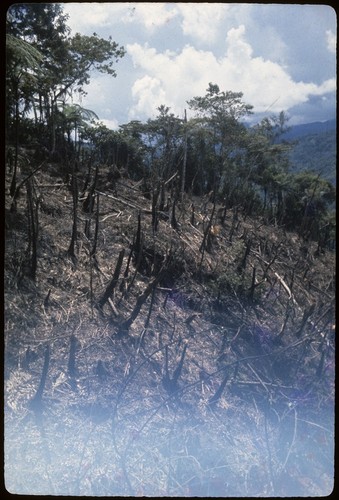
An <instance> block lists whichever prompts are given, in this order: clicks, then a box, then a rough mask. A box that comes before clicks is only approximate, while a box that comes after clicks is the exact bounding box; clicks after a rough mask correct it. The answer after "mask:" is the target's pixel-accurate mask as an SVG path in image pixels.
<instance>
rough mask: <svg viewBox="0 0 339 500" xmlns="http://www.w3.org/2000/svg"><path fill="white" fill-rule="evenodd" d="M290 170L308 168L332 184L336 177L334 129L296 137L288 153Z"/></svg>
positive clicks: (335, 137) (335, 133) (335, 136)
mask: <svg viewBox="0 0 339 500" xmlns="http://www.w3.org/2000/svg"><path fill="white" fill-rule="evenodd" d="M290 161H291V170H292V171H296V172H300V171H302V170H306V169H307V170H310V171H311V172H315V173H320V174H321V176H322V177H323V178H324V179H327V180H329V181H330V182H331V183H332V184H333V185H335V184H336V179H337V172H336V166H337V132H336V129H333V130H330V131H328V132H322V133H318V134H307V135H305V136H303V137H300V138H298V139H297V143H296V145H295V146H294V147H293V149H292V151H291V154H290Z"/></svg>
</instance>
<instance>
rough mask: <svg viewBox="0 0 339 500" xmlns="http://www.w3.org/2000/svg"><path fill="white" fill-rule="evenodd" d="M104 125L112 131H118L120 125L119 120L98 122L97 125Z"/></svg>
mask: <svg viewBox="0 0 339 500" xmlns="http://www.w3.org/2000/svg"><path fill="white" fill-rule="evenodd" d="M101 123H102V124H104V125H106V127H107V128H109V129H112V130H118V129H119V123H118V121H117V120H107V119H103V120H96V124H101Z"/></svg>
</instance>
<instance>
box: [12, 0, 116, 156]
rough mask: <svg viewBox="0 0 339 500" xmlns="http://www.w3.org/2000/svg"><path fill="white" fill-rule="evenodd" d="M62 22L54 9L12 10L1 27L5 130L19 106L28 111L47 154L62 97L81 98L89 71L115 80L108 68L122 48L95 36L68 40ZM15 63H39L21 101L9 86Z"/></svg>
mask: <svg viewBox="0 0 339 500" xmlns="http://www.w3.org/2000/svg"><path fill="white" fill-rule="evenodd" d="M66 21H67V17H66V16H65V15H63V13H62V5H60V4H15V5H14V6H12V7H11V8H10V9H9V12H8V16H7V26H6V29H7V34H8V36H9V44H8V51H9V53H10V56H11V57H9V58H8V59H7V68H6V70H7V75H8V78H9V79H11V81H9V82H8V84H7V92H8V93H10V92H11V90H10V89H13V88H14V91H12V95H11V99H10V100H9V102H10V105H9V106H8V109H7V121H8V124H9V126H11V124H12V123H13V116H14V115H15V112H14V111H13V109H15V108H16V116H17V118H18V108H19V107H20V106H21V107H22V101H23V100H24V103H25V111H29V110H30V109H32V110H33V112H34V117H35V123H36V124H39V126H40V135H42V133H43V135H44V136H46V135H47V137H48V146H49V149H50V150H51V152H53V153H54V152H55V149H56V145H57V119H58V118H59V122H60V118H61V115H60V113H59V109H58V108H59V106H60V105H61V107H63V110H62V112H64V109H65V108H64V105H65V103H66V99H67V97H68V96H70V95H72V93H74V92H78V93H80V94H81V93H82V94H83V93H84V90H83V86H84V85H86V84H88V83H89V78H90V72H91V71H92V70H96V71H99V72H101V73H107V74H109V75H111V76H113V77H114V76H116V72H115V69H114V67H113V66H114V64H115V63H116V62H117V61H118V60H119V59H120V58H121V57H123V56H124V54H125V51H124V48H123V47H120V46H119V45H118V44H117V43H116V42H113V41H112V39H111V37H109V39H108V40H104V39H102V38H100V37H98V35H96V34H95V33H94V34H93V36H90V37H89V36H83V35H80V34H79V33H77V34H76V35H75V36H74V37H70V36H69V33H70V29H69V28H68V26H67V25H66ZM13 37H14V38H13ZM19 40H20V41H21V42H22V43H21V44H20V43H19V42H18V41H19ZM24 43H25V44H26V46H25V47H26V48H27V44H29V46H30V48H29V49H28V48H27V50H26V52H27V54H26V55H25V57H23V53H24V52H25V50H24V49H25V47H24ZM16 61H19V62H20V63H21V66H22V67H24V66H27V65H28V63H29V65H30V69H31V68H32V65H33V64H34V67H35V66H37V64H36V62H39V71H38V72H37V73H36V75H35V77H36V79H35V81H31V82H30V84H29V85H27V84H26V86H25V91H26V93H25V95H23V93H22V92H21V94H20V92H19V89H18V87H19V85H17V86H15V85H14V86H13V85H10V83H13V78H14V77H17V74H16V73H17V67H18V64H17V63H16ZM13 62H14V63H16V64H13ZM13 67H14V69H15V70H16V72H15V71H14V70H13ZM24 69H25V68H24ZM29 75H31V73H29ZM31 80H32V78H31ZM23 98H24V99H23ZM17 122H18V119H17ZM16 126H18V124H17V125H16ZM9 133H11V131H9ZM14 133H15V134H16V133H17V130H16V131H15V132H14Z"/></svg>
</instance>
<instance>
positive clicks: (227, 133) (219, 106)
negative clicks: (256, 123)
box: [188, 83, 253, 196]
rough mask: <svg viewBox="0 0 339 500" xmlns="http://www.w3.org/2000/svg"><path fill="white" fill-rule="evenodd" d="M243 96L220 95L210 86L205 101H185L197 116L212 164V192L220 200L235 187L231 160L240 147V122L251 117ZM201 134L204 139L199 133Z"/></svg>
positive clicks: (243, 133)
mask: <svg viewBox="0 0 339 500" xmlns="http://www.w3.org/2000/svg"><path fill="white" fill-rule="evenodd" d="M242 97H243V94H242V92H231V91H227V92H224V91H220V89H219V86H218V85H216V84H212V83H210V84H209V86H208V88H207V90H206V95H205V96H204V97H194V98H193V99H191V100H190V101H188V105H189V107H190V109H191V110H193V111H195V112H196V113H197V117H196V118H195V124H196V126H197V127H198V129H199V128H200V132H199V135H200V138H201V139H202V140H200V143H201V146H202V148H203V149H204V155H206V149H207V150H208V151H209V153H208V154H209V156H210V158H211V159H212V164H213V190H214V195H216V194H217V186H218V189H219V193H220V194H222V195H223V196H225V195H228V196H229V195H230V193H231V191H232V189H233V187H234V178H233V175H230V174H231V173H232V172H231V171H232V169H233V168H232V167H233V165H234V161H233V160H234V157H235V156H236V153H237V151H238V150H239V148H242V147H243V137H244V135H245V133H246V130H245V126H244V125H243V123H241V121H240V120H241V119H242V118H244V117H245V116H247V115H249V114H251V113H252V111H251V110H252V108H253V106H251V105H250V104H246V103H244V102H243V101H242ZM202 131H203V135H201V132H202Z"/></svg>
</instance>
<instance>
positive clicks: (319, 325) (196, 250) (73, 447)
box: [5, 164, 335, 496]
mask: <svg viewBox="0 0 339 500" xmlns="http://www.w3.org/2000/svg"><path fill="white" fill-rule="evenodd" d="M30 172H31V167H30V166H29V165H28V166H26V167H22V172H21V176H22V179H24V178H25V176H26V175H28V174H29V173H30ZM84 179H85V174H84V173H82V172H78V173H77V180H78V191H79V203H78V207H77V217H76V223H77V224H76V227H75V226H74V218H73V215H74V204H73V199H74V197H73V195H72V186H71V185H70V183H69V182H65V179H64V177H63V175H61V174H60V166H59V165H56V164H46V165H44V166H43V168H41V169H40V170H38V171H37V172H36V173H35V174H34V176H32V177H31V178H30V180H31V182H29V183H26V184H25V185H24V186H23V187H22V189H21V194H20V196H19V197H18V199H17V202H16V209H15V210H14V206H12V202H11V197H10V195H9V187H10V175H9V174H8V177H7V179H6V181H7V186H6V252H5V435H6V440H5V479H6V487H7V488H8V490H10V491H11V492H15V493H20V494H52V495H93V496H123V495H131V496H135V495H145V496H272V495H274V496H298V495H300V496H303V495H311V496H313V495H327V494H329V493H330V491H331V489H332V487H333V467H334V463H333V444H334V441H333V436H334V428H333V416H334V415H333V401H334V389H333V385H334V330H333V324H334V306H335V302H334V300H335V298H334V297H335V290H334V287H335V276H334V270H335V260H334V258H335V257H334V254H333V253H332V252H328V251H326V252H325V253H319V252H318V251H317V245H316V244H315V243H313V242H305V241H303V240H302V239H301V238H300V237H299V236H298V235H296V234H294V233H286V232H284V231H283V230H282V229H281V228H278V227H273V226H270V225H268V224H266V223H265V221H264V220H261V219H251V218H250V217H244V216H243V215H242V213H241V210H240V209H237V210H236V209H234V210H229V211H225V209H224V207H222V206H213V204H212V203H211V201H210V200H209V198H208V197H205V198H196V197H189V196H188V195H186V197H185V198H184V200H183V201H182V203H181V204H178V205H176V211H175V213H174V214H173V210H171V206H172V205H171V203H170V199H169V205H168V206H165V207H164V208H163V209H162V210H161V211H158V213H157V216H158V218H157V220H158V223H157V227H155V225H154V220H155V219H154V217H155V211H154V207H153V210H152V206H151V203H150V199H149V193H147V192H145V188H144V186H143V183H142V182H141V181H139V182H136V181H132V180H131V179H129V178H127V177H120V178H119V179H118V180H115V181H112V176H110V175H109V170H108V169H107V168H106V167H101V169H100V171H99V182H98V184H97V191H96V193H95V198H94V199H95V205H94V208H93V207H92V210H90V209H89V206H88V203H87V202H88V200H89V198H88V193H89V191H88V187H87V188H86V186H85V185H84ZM26 185H29V186H30V187H29V188H28V190H27V193H28V194H27V193H26V189H25V186H26ZM73 187H74V183H73ZM84 188H85V189H84ZM73 192H74V190H73ZM168 196H169V197H170V193H168ZM98 203H99V205H98ZM11 206H12V210H11ZM152 216H153V219H152ZM152 220H153V224H152ZM32 221H34V223H33V224H32ZM96 223H97V225H96ZM29 228H30V229H29ZM37 229H38V231H36V230H37ZM32 231H36V233H35V234H36V241H37V249H36V250H37V268H36V277H35V281H34V280H32V279H31V278H29V277H28V274H29V272H31V269H30V271H27V269H28V268H29V265H30V264H31V260H30V259H31V256H32V251H33V249H32V238H31V236H32ZM72 231H73V235H74V236H76V240H75V241H74V255H72V254H73V252H72V251H71V250H72V249H71V245H70V243H71V236H72ZM96 236H97V237H96ZM95 242H96V247H95V244H94V243H95ZM106 292H107V293H106ZM18 471H20V474H18Z"/></svg>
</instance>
